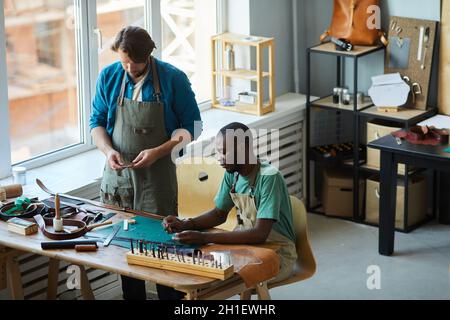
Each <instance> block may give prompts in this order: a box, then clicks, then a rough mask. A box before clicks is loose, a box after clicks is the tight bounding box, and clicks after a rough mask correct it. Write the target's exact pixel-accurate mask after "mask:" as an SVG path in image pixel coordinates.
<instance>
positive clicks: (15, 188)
mask: <svg viewBox="0 0 450 320" xmlns="http://www.w3.org/2000/svg"><path fill="white" fill-rule="evenodd" d="M0 189H3V190H5V192H6V199H11V198H17V197H20V196H22V195H23V189H22V186H21V185H20V184H12V185H8V186H1V187H0ZM0 193H1V191H0Z"/></svg>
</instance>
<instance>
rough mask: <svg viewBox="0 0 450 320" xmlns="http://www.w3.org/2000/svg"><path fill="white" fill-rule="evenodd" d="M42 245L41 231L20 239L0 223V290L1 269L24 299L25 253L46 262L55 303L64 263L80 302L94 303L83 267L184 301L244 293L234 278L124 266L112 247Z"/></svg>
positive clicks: (120, 215) (120, 216) (263, 292)
mask: <svg viewBox="0 0 450 320" xmlns="http://www.w3.org/2000/svg"><path fill="white" fill-rule="evenodd" d="M83 207H85V208H91V209H97V210H98V209H101V208H97V207H93V206H89V205H83ZM102 210H103V209H102ZM107 212H115V213H117V214H116V216H114V217H113V218H112V220H113V222H114V223H116V222H119V221H121V220H124V219H129V218H132V217H135V215H132V214H128V213H124V212H120V211H115V210H107ZM94 232H95V230H94ZM42 241H49V239H47V238H46V237H45V236H44V235H43V234H42V233H41V231H39V233H38V234H35V235H31V236H22V235H20V234H16V233H12V232H10V231H8V230H7V224H6V223H5V222H0V288H2V282H3V284H5V283H4V282H5V280H4V278H5V277H4V273H5V272H4V271H3V272H1V270H2V266H3V269H4V270H6V272H7V273H8V274H9V277H8V279H9V285H10V288H11V293H12V298H13V299H23V298H24V294H23V289H22V281H21V276H20V270H19V264H18V261H17V257H19V256H20V255H22V254H26V253H34V254H38V255H41V256H46V257H49V258H50V262H49V277H48V291H47V298H48V299H56V287H57V282H58V274H59V272H58V266H59V261H66V262H69V263H72V264H73V265H77V266H79V267H80V270H81V279H80V280H81V293H82V296H83V298H84V299H94V295H93V293H92V290H91V288H90V284H89V281H88V279H87V276H86V272H85V268H84V267H91V268H95V269H100V270H104V271H107V272H112V273H117V274H120V275H124V276H128V277H132V278H135V279H140V280H145V281H151V282H154V283H157V284H161V285H165V286H168V287H172V288H174V289H176V290H179V291H182V292H184V293H186V297H185V299H188V300H197V299H227V298H229V297H232V296H234V295H237V294H240V293H243V292H244V291H246V290H247V288H246V286H245V284H244V282H243V280H242V279H241V277H239V275H237V274H235V275H234V276H233V277H232V278H230V279H228V280H225V281H221V280H215V279H211V278H206V277H201V276H196V275H189V274H184V273H178V272H173V271H166V270H161V269H152V268H148V267H140V266H135V265H128V263H127V261H126V253H127V252H128V251H129V250H128V249H125V248H120V247H117V246H114V245H110V246H109V247H106V248H104V247H99V249H98V251H96V252H86V253H84V252H76V251H75V250H42V249H41V242H42ZM2 274H3V276H2ZM255 289H256V290H257V293H258V295H259V296H260V297H261V298H266V299H267V298H270V296H268V291H267V286H266V284H265V283H263V284H262V285H261V286H258V287H257V288H255Z"/></svg>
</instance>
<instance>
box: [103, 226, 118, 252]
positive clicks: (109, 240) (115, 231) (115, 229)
mask: <svg viewBox="0 0 450 320" xmlns="http://www.w3.org/2000/svg"><path fill="white" fill-rule="evenodd" d="M120 229H121V228H120V225H117V226H115V227H114V228H113V230H112V231H111V233H110V234H109V236H108V237H107V238H106V240H105V241H104V242H103V246H104V247H107V246H109V244H110V243H111V241H112V240H113V239H114V237H115V236H116V235H117V233H118V232H119V231H120Z"/></svg>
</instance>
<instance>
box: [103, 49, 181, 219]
mask: <svg viewBox="0 0 450 320" xmlns="http://www.w3.org/2000/svg"><path fill="white" fill-rule="evenodd" d="M151 63H152V66H151V67H152V75H153V86H154V89H155V97H156V101H155V102H140V101H133V100H129V99H126V98H124V96H125V85H126V79H127V75H126V73H125V75H124V78H123V81H122V87H121V91H120V95H119V98H118V102H117V111H116V121H115V125H114V131H113V135H112V144H113V148H114V149H115V150H117V151H118V152H119V153H120V154H121V155H122V157H123V160H124V161H125V162H127V163H129V162H131V161H133V160H134V159H135V158H136V157H137V156H138V155H139V153H140V152H142V151H144V150H146V149H153V148H156V147H159V146H160V145H162V144H164V143H165V142H167V141H168V140H169V137H168V136H167V133H166V128H165V121H164V104H163V103H162V102H161V87H160V84H159V77H158V72H157V69H156V63H155V60H154V59H153V58H151ZM177 190H178V188H177V177H176V167H175V164H174V163H173V162H172V160H171V156H170V155H168V156H166V157H164V158H161V159H159V160H158V161H156V162H155V163H154V164H152V165H151V166H150V167H148V168H142V169H123V170H121V171H115V170H112V169H111V168H110V167H109V165H108V164H106V166H105V169H104V173H103V179H102V183H101V192H100V196H101V201H102V202H103V203H106V204H111V205H116V206H119V207H122V208H130V209H134V210H138V211H147V212H151V213H155V214H159V215H164V216H167V215H177V203H178V197H177Z"/></svg>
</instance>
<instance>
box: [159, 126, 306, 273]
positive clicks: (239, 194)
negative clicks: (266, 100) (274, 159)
mask: <svg viewBox="0 0 450 320" xmlns="http://www.w3.org/2000/svg"><path fill="white" fill-rule="evenodd" d="M216 147H217V153H218V156H219V158H220V164H221V165H222V167H223V168H225V170H226V173H225V176H224V178H223V181H222V185H221V186H220V189H219V192H218V193H217V196H216V198H215V206H216V208H214V209H212V210H211V211H209V212H207V213H204V214H203V215H201V216H198V217H196V218H193V219H185V220H180V219H178V218H176V217H174V216H169V217H166V218H165V219H164V221H163V226H164V228H165V229H166V231H167V232H169V233H175V234H174V240H178V241H180V242H182V243H186V244H206V243H216V244H261V243H264V242H265V241H267V240H271V241H277V242H282V243H284V245H283V246H282V247H281V248H280V249H279V250H278V252H277V253H278V254H279V256H280V271H279V273H278V275H277V277H275V278H274V279H272V280H271V281H270V282H278V281H281V280H284V279H286V278H288V277H289V276H290V274H291V273H292V270H293V266H294V263H295V261H296V259H297V252H296V248H295V233H294V230H293V221H292V220H293V219H292V208H291V202H290V198H289V194H288V190H287V187H286V183H285V182H284V179H283V177H282V175H281V174H280V172H279V171H278V170H277V169H276V168H274V167H273V166H271V165H270V164H269V163H264V162H260V161H259V160H258V159H257V158H256V157H255V155H254V153H253V138H252V134H251V131H250V129H249V128H248V127H246V126H245V125H243V124H241V123H232V124H230V125H228V126H226V127H224V128H222V129H221V130H220V132H219V134H218V136H217V138H216ZM234 206H236V208H237V213H238V225H237V226H236V228H235V229H234V231H231V232H225V231H224V232H219V233H208V232H200V231H193V230H206V229H210V228H213V227H216V226H218V225H221V224H222V223H224V222H225V221H226V220H227V216H228V213H229V212H230V210H231V209H232V208H233V207H234Z"/></svg>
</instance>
